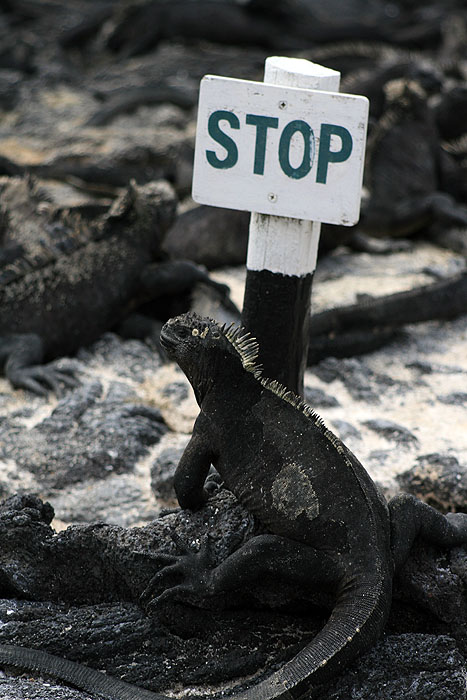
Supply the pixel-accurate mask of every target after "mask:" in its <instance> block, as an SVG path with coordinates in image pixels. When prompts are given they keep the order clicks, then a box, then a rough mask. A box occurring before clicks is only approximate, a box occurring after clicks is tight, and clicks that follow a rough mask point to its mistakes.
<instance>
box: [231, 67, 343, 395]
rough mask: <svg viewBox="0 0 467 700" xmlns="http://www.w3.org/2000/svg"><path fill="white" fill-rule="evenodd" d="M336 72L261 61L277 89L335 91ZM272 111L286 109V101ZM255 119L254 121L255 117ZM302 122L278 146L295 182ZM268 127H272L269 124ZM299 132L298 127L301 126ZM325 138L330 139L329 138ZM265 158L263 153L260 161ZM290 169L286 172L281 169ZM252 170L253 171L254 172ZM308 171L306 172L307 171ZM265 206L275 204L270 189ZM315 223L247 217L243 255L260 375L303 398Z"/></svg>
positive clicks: (246, 320)
mask: <svg viewBox="0 0 467 700" xmlns="http://www.w3.org/2000/svg"><path fill="white" fill-rule="evenodd" d="M339 80H340V73H339V72H338V71H334V70H331V69H329V68H324V67H323V66H318V65H316V64H314V63H311V62H309V61H304V60H303V59H293V58H284V57H278V56H272V57H269V58H267V59H266V64H265V72H264V82H265V83H270V84H274V85H280V86H283V87H295V88H306V89H313V90H326V91H331V92H332V91H334V92H338V91H339ZM277 107H278V110H281V112H283V113H284V110H285V112H286V111H287V100H286V99H284V100H283V101H279V103H278V105H277ZM256 119H258V118H256ZM299 125H301V126H302V127H303V125H304V122H303V121H300V120H299V121H297V120H292V121H290V122H289V124H288V125H287V126H286V127H285V129H284V133H286V134H287V137H288V138H287V139H286V143H285V144H284V143H282V142H283V138H284V137H283V136H282V137H281V142H280V143H279V158H280V157H281V143H282V146H284V148H285V151H286V152H285V154H284V153H282V156H283V158H282V161H281V167H282V170H283V171H284V172H285V174H286V175H289V176H290V177H291V178H301V177H302V176H303V173H302V172H301V171H300V168H301V167H302V166H303V167H305V169H306V168H308V169H309V163H308V160H309V159H310V149H309V148H308V150H307V144H309V138H310V135H309V133H308V131H306V133H302V137H303V141H304V144H305V146H304V152H303V156H302V164H301V166H300V165H298V166H297V164H296V163H295V162H294V166H293V167H292V165H291V164H290V160H289V158H290V139H291V136H292V134H293V133H295V131H296V130H297V128H298V126H299ZM269 126H270V127H272V126H273V124H269ZM303 128H304V127H303ZM329 138H330V137H329ZM268 157H272V156H271V155H269V156H268V153H267V152H266V158H268ZM286 165H288V166H289V169H290V170H291V172H290V173H288V172H287V167H285V166H286ZM255 172H256V171H255ZM307 172H308V170H307ZM270 186H271V191H270V192H269V193H268V199H269V202H273V203H275V202H277V205H278V208H277V211H278V212H280V209H281V206H280V205H281V202H280V201H279V198H278V195H277V193H276V192H275V191H274V184H273V183H272V184H271V185H270ZM319 234H320V224H319V223H318V222H313V221H305V220H303V219H294V218H290V217H281V216H276V215H266V214H259V213H252V215H251V222H250V236H249V242H248V256H247V278H246V287H245V297H244V301H243V313H242V324H243V326H245V328H246V330H248V331H249V332H250V333H251V334H252V335H253V336H254V337H255V338H256V339H257V340H258V342H259V346H260V357H259V362H260V363H262V365H263V376H265V377H268V378H270V379H277V380H278V381H279V382H280V383H281V384H283V385H284V386H286V387H287V388H288V389H291V390H292V391H294V392H295V393H297V394H299V395H301V396H303V378H304V372H305V367H306V361H307V355H308V342H309V323H310V305H311V284H312V280H313V272H314V269H315V266H316V257H317V248H318V241H319Z"/></svg>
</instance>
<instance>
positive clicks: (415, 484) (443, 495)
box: [396, 452, 467, 513]
mask: <svg viewBox="0 0 467 700" xmlns="http://www.w3.org/2000/svg"><path fill="white" fill-rule="evenodd" d="M416 462H417V464H416V465H415V466H413V467H412V468H411V469H409V470H407V471H406V472H403V473H402V474H399V475H398V476H397V477H396V479H397V482H398V483H399V485H400V486H401V488H402V489H403V490H404V491H406V492H407V493H412V494H413V495H414V496H417V497H418V498H421V499H423V500H424V501H426V502H427V503H429V504H430V505H431V506H434V507H435V508H438V509H439V510H441V511H443V512H448V511H452V510H454V511H461V512H464V513H467V467H466V466H465V465H464V466H463V465H461V464H459V461H458V460H457V459H456V457H454V456H453V455H447V454H439V453H437V452H435V453H432V454H427V455H421V456H420V457H418V458H417V460H416Z"/></svg>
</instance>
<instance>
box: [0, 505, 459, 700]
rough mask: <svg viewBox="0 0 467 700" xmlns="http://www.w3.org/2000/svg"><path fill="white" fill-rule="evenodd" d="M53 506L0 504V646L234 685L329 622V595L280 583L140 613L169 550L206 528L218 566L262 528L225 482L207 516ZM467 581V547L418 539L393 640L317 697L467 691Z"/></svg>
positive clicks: (180, 681) (141, 673)
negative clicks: (62, 513)
mask: <svg viewBox="0 0 467 700" xmlns="http://www.w3.org/2000/svg"><path fill="white" fill-rule="evenodd" d="M52 516H53V511H52V508H51V507H50V506H49V505H48V504H43V503H42V502H41V501H40V500H39V499H38V498H36V497H34V496H17V497H14V498H10V499H8V500H7V501H6V502H4V503H3V504H2V506H1V509H0V596H2V597H3V598H4V600H3V601H2V602H0V642H3V643H16V644H23V645H30V646H33V647H34V646H35V647H37V648H42V649H46V650H48V651H50V652H52V653H55V654H58V655H61V656H66V657H68V658H72V659H75V660H78V661H84V662H86V663H88V664H89V665H91V666H92V667H95V668H99V669H101V670H105V671H106V672H108V673H109V674H111V675H115V676H117V677H121V678H124V679H125V680H126V681H128V682H130V683H137V684H139V685H141V686H144V687H148V688H151V689H153V690H156V691H164V690H166V689H167V688H174V687H180V685H181V686H185V687H186V686H192V685H196V684H203V685H204V684H224V686H223V687H225V683H227V682H231V681H233V680H234V679H235V680H236V679H238V678H241V679H242V681H241V683H242V685H244V684H245V683H249V681H246V678H245V677H246V676H247V675H250V674H253V675H254V678H255V679H258V678H260V677H262V676H263V675H266V674H267V673H268V672H270V670H271V669H273V668H277V667H278V666H280V665H281V664H283V663H284V662H285V661H286V660H287V659H289V658H291V657H292V656H294V655H295V654H296V653H297V651H298V649H299V648H301V647H302V646H303V645H304V644H305V643H307V641H309V640H310V639H311V638H312V637H313V636H314V634H315V633H316V631H317V629H318V628H319V627H320V626H322V624H323V622H324V620H325V617H326V615H325V613H324V610H323V607H322V605H323V604H324V603H323V601H324V599H323V601H321V603H320V602H319V601H318V600H316V601H315V603H313V600H311V599H309V600H308V602H306V599H307V597H308V598H309V592H306V591H303V592H300V591H297V590H296V589H295V588H294V589H291V588H289V587H286V586H284V585H283V584H282V583H280V582H274V581H262V582H261V583H260V584H259V585H258V590H256V589H253V588H252V589H250V590H249V591H239V592H238V593H237V594H236V595H235V596H229V598H228V600H227V599H224V600H220V599H217V600H213V599H202V600H197V601H194V600H193V599H191V600H190V599H189V598H187V599H183V600H182V599H180V600H172V601H171V602H170V603H169V602H167V603H161V604H159V605H156V606H155V607H151V608H150V610H149V611H143V609H142V608H141V607H140V595H141V593H142V592H143V591H144V590H145V588H146V586H147V584H148V583H149V581H150V580H151V579H152V576H153V575H154V574H155V573H156V572H157V571H158V570H159V569H160V567H161V566H163V565H164V561H163V560H161V559H160V558H159V557H158V554H159V553H160V552H165V553H172V554H177V553H180V552H182V551H183V550H184V548H185V547H189V548H190V549H193V550H197V549H199V547H200V546H202V543H203V541H204V540H205V538H206V535H207V534H208V533H209V534H210V536H211V537H212V544H213V546H212V548H211V550H210V551H211V554H210V556H211V558H212V565H213V566H215V565H216V564H217V563H218V562H219V561H222V560H223V559H224V558H225V557H226V556H228V554H229V553H230V552H231V551H233V550H235V549H236V548H237V547H238V546H239V545H240V544H241V542H243V541H244V540H245V539H246V538H248V537H250V536H251V535H252V534H253V533H254V532H255V528H254V524H253V522H252V520H251V517H250V516H249V515H248V514H247V513H246V512H245V511H244V510H243V509H242V508H241V507H240V506H239V505H238V504H237V503H236V502H235V499H234V498H233V497H232V496H231V495H230V494H229V493H228V492H226V491H218V492H217V493H216V494H215V496H213V497H212V498H211V499H210V501H209V503H208V504H207V505H206V506H205V507H204V508H202V509H201V510H200V511H198V512H196V513H190V512H187V511H180V510H177V511H174V512H173V513H171V514H168V515H165V516H164V517H160V518H159V519H158V520H155V521H154V522H153V523H152V524H151V525H149V526H147V527H144V528H134V529H129V530H125V529H124V528H118V527H112V526H108V525H104V524H98V525H87V526H74V527H70V528H68V529H67V530H66V531H64V532H60V533H57V534H56V533H54V532H53V530H52V529H51V528H50V521H51V518H52ZM466 591H467V556H466V550H465V548H457V549H453V550H452V551H450V552H445V551H441V550H436V549H434V548H431V547H426V546H424V545H423V544H421V543H419V544H418V545H417V546H416V547H415V549H414V553H413V556H412V557H410V559H409V560H408V562H407V563H406V565H405V566H404V567H403V569H402V571H401V572H400V574H399V575H398V577H397V579H396V586H395V593H394V605H393V612H392V615H391V618H390V621H389V625H388V630H389V632H390V636H389V637H387V638H385V639H383V640H382V641H381V642H380V643H378V644H377V645H375V647H374V648H373V649H371V650H369V651H368V653H367V654H365V655H364V656H362V657H361V658H360V659H359V660H358V661H357V662H355V663H354V664H352V666H350V667H349V668H348V669H347V670H345V671H344V673H343V674H342V675H341V676H339V677H338V678H336V679H335V680H334V681H333V682H332V683H331V684H330V685H329V686H326V687H324V686H323V687H322V688H319V689H316V692H317V693H318V695H315V694H314V693H310V694H309V696H307V697H310V698H312V697H313V698H314V697H319V698H320V700H336V698H338V699H339V700H344V699H345V700H348V699H349V698H361V699H362V700H363V698H372V700H373V698H374V699H376V700H388V698H390V699H391V700H392V699H393V698H400V699H401V700H402V697H403V696H404V695H405V696H406V697H408V698H413V700H426V699H427V698H429V699H431V698H433V699H434V700H438V699H439V700H441V698H443V700H444V699H445V698H448V699H449V700H450V699H451V698H452V699H453V700H465V697H466V696H465V678H466V668H465V660H464V659H463V657H462V654H461V653H460V651H459V649H460V648H463V649H464V652H465V651H466V650H465V648H464V647H465V641H466V640H465V629H466V623H467V610H466V604H467V603H466ZM154 593H155V594H156V595H157V591H154ZM253 601H256V602H255V603H254V604H253ZM290 601H295V602H294V603H293V606H292V607H291V606H290ZM226 604H228V608H227V609H225V605H226ZM435 634H436V635H437V636H435ZM439 635H450V636H451V637H454V638H455V639H456V641H457V644H458V646H457V647H456V643H455V642H454V640H453V639H450V638H449V637H448V636H439ZM213 650H215V653H213ZM259 669H261V670H260V671H259ZM0 688H1V686H0ZM441 690H443V692H444V695H442V694H441ZM11 697H12V698H14V697H17V696H15V695H12V696H11ZM19 697H21V696H19ZM38 697H39V698H40V697H41V696H40V695H39V696H38ZM45 697H49V696H48V695H47V694H44V695H43V696H42V698H45ZM50 697H54V696H50ZM42 698H41V700H42Z"/></svg>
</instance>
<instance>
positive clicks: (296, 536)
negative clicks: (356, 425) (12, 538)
mask: <svg viewBox="0 0 467 700" xmlns="http://www.w3.org/2000/svg"><path fill="white" fill-rule="evenodd" d="M161 342H162V344H163V346H164V347H165V349H166V351H167V353H168V355H169V357H171V358H172V359H174V360H176V361H177V362H178V364H179V365H180V367H181V369H182V370H183V371H184V372H185V374H186V375H187V377H188V379H189V381H190V382H191V384H192V386H193V389H194V392H195V396H196V399H197V401H198V404H199V406H200V409H201V410H200V414H199V416H198V418H197V420H196V423H195V426H194V429H193V435H192V437H191V440H190V442H189V443H188V445H187V447H186V449H185V452H184V454H183V456H182V458H181V460H180V463H179V466H178V468H177V471H176V475H175V489H176V492H177V497H178V500H179V503H180V505H181V507H182V508H189V509H197V508H199V507H200V506H202V505H203V503H204V502H205V500H206V497H207V496H206V492H205V489H204V483H205V480H206V477H207V474H208V471H209V468H210V465H211V464H213V465H214V466H215V468H216V469H217V470H218V472H219V473H220V475H221V476H222V478H223V479H224V482H225V485H226V486H227V488H229V489H230V490H231V491H232V492H233V493H234V494H235V495H236V497H237V498H238V499H239V501H240V502H241V503H242V504H243V505H244V506H245V507H246V508H247V509H248V510H249V511H250V512H251V513H252V514H253V515H254V516H255V517H256V519H257V520H258V521H259V522H260V523H261V524H262V525H263V527H264V528H265V529H266V530H267V531H268V534H261V535H257V536H255V537H253V538H251V539H249V540H248V541H246V542H245V543H244V544H243V545H242V546H241V547H240V548H239V549H237V550H236V551H235V552H234V553H233V554H231V555H230V556H229V557H227V559H225V560H224V561H223V562H222V563H221V564H219V565H218V566H216V567H215V568H213V569H210V568H209V566H208V559H209V557H208V556H207V549H206V548H204V549H203V548H202V549H201V550H200V551H199V552H198V553H196V554H194V553H189V554H184V555H182V556H179V557H176V556H172V555H161V556H162V557H163V562H164V563H165V566H163V567H162V569H161V570H160V571H159V573H157V574H156V576H155V577H154V578H153V580H152V581H151V584H150V585H149V587H148V589H147V591H146V592H145V597H146V598H149V599H151V597H152V594H153V591H157V590H161V589H162V590H163V592H162V593H161V594H160V595H159V597H158V600H159V601H161V600H168V599H177V598H182V599H183V597H184V596H186V595H187V594H188V595H190V594H193V593H195V594H197V595H204V596H206V595H213V594H216V593H219V592H225V591H228V590H234V589H238V588H243V587H245V586H248V585H249V584H250V583H253V582H254V581H255V580H257V579H258V578H261V577H264V576H265V575H268V574H269V575H273V576H275V577H276V578H279V579H284V580H285V581H288V582H290V583H292V584H294V585H295V586H299V587H308V588H310V589H311V588H312V587H326V588H327V590H332V591H333V592H334V594H335V603H334V608H333V610H332V613H331V615H330V617H329V619H328V621H327V623H326V624H325V626H324V627H323V629H322V630H321V631H320V632H319V633H318V634H317V635H316V636H315V638H314V639H313V640H312V641H311V642H310V643H309V644H308V645H307V646H305V647H304V648H303V649H302V650H301V651H300V652H299V653H298V654H297V655H296V656H295V657H294V658H293V659H291V660H290V661H288V662H287V663H285V664H284V666H283V667H282V668H281V669H280V670H278V671H276V672H274V673H272V675H270V676H269V677H267V678H266V679H265V680H263V681H261V682H259V683H257V684H256V685H252V686H251V687H250V688H247V689H246V690H244V691H242V692H240V693H239V694H236V695H234V696H233V697H234V698H235V700H273V699H274V698H282V699H287V700H289V699H291V698H294V699H296V698H299V697H301V696H302V695H303V693H304V692H305V691H309V690H310V689H312V688H313V687H314V686H315V684H317V683H321V682H322V681H325V680H327V679H329V678H331V677H333V676H335V675H337V674H338V673H339V672H340V671H341V670H342V669H343V668H344V666H345V665H346V664H348V663H349V662H351V661H352V660H353V659H355V657H356V656H357V655H358V654H360V653H361V652H362V651H364V650H366V649H367V648H369V647H370V646H371V645H372V644H374V643H375V642H376V640H377V639H378V638H379V636H380V635H381V633H382V631H383V628H384V625H385V622H386V619H387V616H388V612H389V608H390V605H391V585H392V578H393V573H394V570H395V568H396V567H399V566H400V565H401V564H402V563H403V562H404V561H405V559H406V558H407V556H408V553H409V551H410V548H411V545H412V543H413V541H414V539H415V537H416V536H417V535H422V536H424V537H425V538H427V539H429V540H431V541H432V542H434V543H437V544H438V545H442V546H446V547H452V546H454V545H458V544H462V543H464V542H467V515H465V514H450V515H448V516H444V515H442V514H441V513H438V512H437V511H435V510H434V509H433V508H431V507H430V506H428V505H426V504H424V503H422V502H420V501H418V500H417V499H415V498H414V497H411V496H400V497H397V498H395V499H393V500H392V501H391V502H390V503H389V506H388V504H386V502H385V500H384V498H383V497H382V496H381V495H380V494H379V493H378V491H377V489H376V487H375V485H374V483H373V482H372V480H371V479H370V477H369V475H368V474H367V472H366V471H365V469H364V468H363V466H362V465H361V464H360V462H359V461H358V460H357V458H356V457H355V456H354V455H353V454H352V453H351V452H350V450H348V449H347V448H346V447H345V445H344V444H343V443H342V442H341V441H340V440H339V439H338V438H337V437H336V436H335V435H333V433H331V431H330V430H328V429H327V428H326V426H325V425H324V423H323V421H322V420H321V419H320V418H319V417H318V416H317V415H316V413H314V411H313V410H312V409H311V408H309V407H308V406H307V405H306V404H305V403H304V402H303V401H301V399H300V398H299V397H297V396H296V395H294V394H293V393H292V392H290V391H288V390H287V389H285V388H284V387H282V386H280V385H279V384H278V383H277V382H275V381H271V380H268V379H264V378H263V377H262V376H261V372H260V370H259V368H258V366H257V364H256V358H257V355H258V345H257V343H256V341H254V340H253V339H251V338H250V337H249V335H248V334H245V333H244V331H243V330H242V329H238V328H232V327H230V328H229V329H225V328H224V327H222V328H221V327H220V326H219V325H218V324H217V323H216V322H215V321H212V320H210V319H205V318H201V317H199V316H197V315H195V314H184V315H183V316H179V317H177V318H175V319H171V320H170V321H168V322H167V323H166V324H165V326H164V327H163V329H162V333H161ZM174 574H177V575H176V576H175V577H174ZM174 578H175V580H178V581H179V583H178V584H177V585H176V586H173V585H172V586H171V587H168V586H169V585H170V582H172V581H173V580H174ZM0 662H2V663H8V664H13V665H17V666H20V667H22V668H28V669H35V670H47V671H48V672H49V673H52V675H56V676H58V677H59V678H62V679H65V680H70V681H72V682H73V683H75V684H76V685H78V686H79V687H85V688H86V689H87V690H91V691H92V690H94V692H96V691H97V692H100V693H103V694H104V695H105V696H106V697H108V698H113V699H115V700H124V699H130V698H134V700H137V699H139V698H143V697H144V698H148V700H151V699H152V700H156V699H157V698H158V699H159V700H160V699H161V698H163V696H161V695H159V694H154V693H149V694H148V691H142V692H143V693H144V694H140V689H137V688H134V692H133V691H132V689H131V686H128V685H126V684H122V685H121V686H120V685H119V683H118V681H116V680H115V679H110V680H109V682H108V683H109V684H108V686H107V685H106V682H105V680H104V679H105V677H104V676H102V674H97V672H95V671H92V670H90V669H85V671H82V670H81V671H79V670H77V668H76V664H70V662H68V661H66V660H63V659H57V658H56V657H50V656H49V655H46V654H43V653H42V652H36V651H32V650H24V649H21V648H17V647H4V646H0ZM46 663H47V667H46V668H44V664H46ZM79 668H80V669H83V667H78V669H79ZM93 683H95V685H93Z"/></svg>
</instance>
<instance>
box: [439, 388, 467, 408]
mask: <svg viewBox="0 0 467 700" xmlns="http://www.w3.org/2000/svg"><path fill="white" fill-rule="evenodd" d="M438 400H439V401H441V403H445V404H448V405H451V406H465V405H466V404H467V393H465V392H463V391H455V392H453V393H452V394H445V395H444V396H438Z"/></svg>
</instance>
